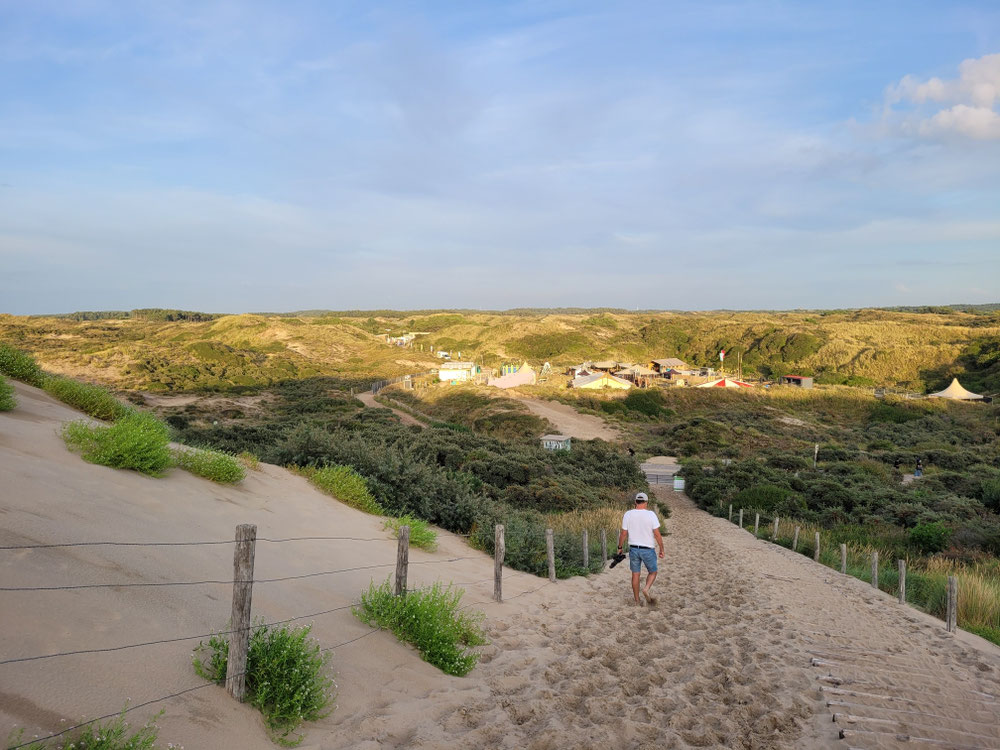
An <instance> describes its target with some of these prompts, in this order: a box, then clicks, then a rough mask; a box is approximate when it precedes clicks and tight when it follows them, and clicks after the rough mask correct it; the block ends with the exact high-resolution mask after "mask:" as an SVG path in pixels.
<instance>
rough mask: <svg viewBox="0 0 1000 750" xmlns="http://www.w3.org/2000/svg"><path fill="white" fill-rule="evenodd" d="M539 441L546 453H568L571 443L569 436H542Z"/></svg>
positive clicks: (571, 439)
mask: <svg viewBox="0 0 1000 750" xmlns="http://www.w3.org/2000/svg"><path fill="white" fill-rule="evenodd" d="M540 439H541V441H542V447H543V448H544V449H545V450H547V451H568V450H570V448H571V445H572V441H573V438H571V437H570V436H569V435H542V437H541V438H540Z"/></svg>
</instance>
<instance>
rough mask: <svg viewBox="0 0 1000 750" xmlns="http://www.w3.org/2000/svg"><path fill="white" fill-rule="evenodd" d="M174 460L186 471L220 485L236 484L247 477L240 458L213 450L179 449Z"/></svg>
mask: <svg viewBox="0 0 1000 750" xmlns="http://www.w3.org/2000/svg"><path fill="white" fill-rule="evenodd" d="M174 459H175V460H176V462H177V465H178V466H179V467H180V468H182V469H184V470H185V471H189V472H191V473H192V474H194V475H195V476H199V477H204V478H205V479H211V480H212V481H213V482H218V483H219V484H236V483H237V482H242V481H243V478H244V477H245V476H246V475H247V470H246V468H245V467H244V465H243V463H242V462H241V461H240V459H239V458H237V457H236V456H233V455H232V454H230V453H225V452H224V451H217V450H213V449H211V448H177V449H175V450H174Z"/></svg>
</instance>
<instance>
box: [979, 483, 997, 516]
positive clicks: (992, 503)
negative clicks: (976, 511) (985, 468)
mask: <svg viewBox="0 0 1000 750" xmlns="http://www.w3.org/2000/svg"><path fill="white" fill-rule="evenodd" d="M980 491H981V492H982V497H983V505H985V506H986V507H987V508H989V509H990V510H992V511H993V512H994V513H1000V479H984V480H983V484H982V489H981V490H980Z"/></svg>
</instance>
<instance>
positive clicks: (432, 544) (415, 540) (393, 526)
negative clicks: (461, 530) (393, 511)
mask: <svg viewBox="0 0 1000 750" xmlns="http://www.w3.org/2000/svg"><path fill="white" fill-rule="evenodd" d="M402 526H409V527H410V545H411V546H413V547H420V548H421V549H425V550H427V551H429V552H433V551H434V550H436V549H437V532H436V531H434V529H433V528H432V527H431V525H430V524H429V523H427V521H424V520H423V519H422V518H417V517H416V516H412V515H410V514H409V513H407V514H406V515H404V516H400V517H399V518H387V519H385V523H383V524H382V528H383V529H390V530H391V531H392V533H393V536H394V537H396V539H399V529H400V527H402Z"/></svg>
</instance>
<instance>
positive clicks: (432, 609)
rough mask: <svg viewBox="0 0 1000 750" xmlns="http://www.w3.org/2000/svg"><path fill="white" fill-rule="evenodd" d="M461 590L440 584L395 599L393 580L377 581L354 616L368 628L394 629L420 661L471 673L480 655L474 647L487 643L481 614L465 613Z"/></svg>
mask: <svg viewBox="0 0 1000 750" xmlns="http://www.w3.org/2000/svg"><path fill="white" fill-rule="evenodd" d="M461 600H462V590H461V589H456V588H452V587H451V586H450V585H449V586H444V585H442V584H441V583H440V582H437V583H435V584H433V585H432V586H429V587H427V588H423V589H417V590H415V591H408V592H407V593H406V595H405V596H394V595H393V590H392V587H391V585H390V583H389V581H388V580H387V581H385V582H384V583H383V584H381V585H379V586H376V585H375V584H374V583H372V584H371V585H370V586H369V587H368V590H367V591H366V592H364V593H362V594H361V606H359V607H355V608H354V614H355V615H357V617H358V618H359V619H360V620H361V621H362V622H365V623H367V624H368V625H372V626H378V627H382V628H386V629H388V630H391V631H392V632H393V633H394V634H395V636H396V637H397V638H399V639H400V640H401V641H405V642H407V643H411V644H413V646H414V647H415V648H416V649H417V651H419V652H420V655H421V657H422V658H423V659H424V660H425V661H427V662H429V663H431V664H433V665H434V666H435V667H437V668H438V669H440V670H441V671H442V672H445V673H446V674H450V675H456V676H458V677H462V676H464V675H467V674H468V673H469V672H470V671H471V670H472V668H473V667H475V666H476V662H478V661H479V655H478V654H476V653H475V652H473V651H472V650H471V649H472V648H473V647H475V646H482V645H484V644H485V643H486V637H485V635H484V634H483V631H482V628H481V623H482V620H483V615H482V613H478V612H469V611H465V610H462V609H461V608H460V607H459V603H460V602H461Z"/></svg>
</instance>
